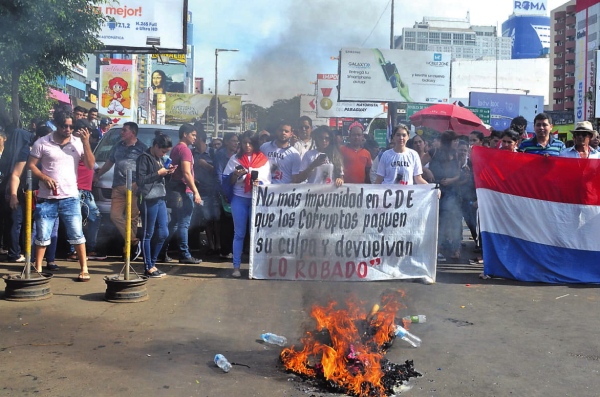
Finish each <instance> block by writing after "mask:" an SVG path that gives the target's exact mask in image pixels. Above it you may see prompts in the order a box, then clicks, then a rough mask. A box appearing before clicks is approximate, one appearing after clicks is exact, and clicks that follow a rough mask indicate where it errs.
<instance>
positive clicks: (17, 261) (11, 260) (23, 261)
mask: <svg viewBox="0 0 600 397" xmlns="http://www.w3.org/2000/svg"><path fill="white" fill-rule="evenodd" d="M8 262H10V263H25V256H23V255H21V256H19V257H18V258H17V259H13V258H10V259H9V260H8Z"/></svg>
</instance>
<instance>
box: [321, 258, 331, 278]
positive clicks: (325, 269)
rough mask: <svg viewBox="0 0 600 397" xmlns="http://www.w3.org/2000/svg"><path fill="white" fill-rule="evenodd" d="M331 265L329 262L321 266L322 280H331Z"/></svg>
mask: <svg viewBox="0 0 600 397" xmlns="http://www.w3.org/2000/svg"><path fill="white" fill-rule="evenodd" d="M329 265H330V263H329V261H327V262H323V263H322V264H321V279H326V278H329V276H330V275H331V272H330V271H329Z"/></svg>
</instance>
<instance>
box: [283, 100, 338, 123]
mask: <svg viewBox="0 0 600 397" xmlns="http://www.w3.org/2000/svg"><path fill="white" fill-rule="evenodd" d="M300 116H308V117H310V119H311V120H312V122H313V126H319V125H329V119H327V118H322V117H317V97H316V96H315V95H301V96H300ZM292 121H293V120H292Z"/></svg>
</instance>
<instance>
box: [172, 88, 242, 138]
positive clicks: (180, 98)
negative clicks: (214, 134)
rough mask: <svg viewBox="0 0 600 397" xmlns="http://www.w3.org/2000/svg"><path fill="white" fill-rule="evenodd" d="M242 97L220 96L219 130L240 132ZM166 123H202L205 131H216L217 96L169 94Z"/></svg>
mask: <svg viewBox="0 0 600 397" xmlns="http://www.w3.org/2000/svg"><path fill="white" fill-rule="evenodd" d="M241 109H242V97H241V96H234V95H219V109H218V115H219V130H220V131H221V132H223V133H226V132H239V131H240V125H241V121H242V119H241ZM165 113H166V123H167V124H172V125H180V124H184V123H190V124H193V123H195V122H196V121H200V122H201V123H202V125H203V126H204V130H205V131H213V130H214V119H215V96H214V95H209V94H207V95H203V94H177V93H168V94H167V102H166V109H165Z"/></svg>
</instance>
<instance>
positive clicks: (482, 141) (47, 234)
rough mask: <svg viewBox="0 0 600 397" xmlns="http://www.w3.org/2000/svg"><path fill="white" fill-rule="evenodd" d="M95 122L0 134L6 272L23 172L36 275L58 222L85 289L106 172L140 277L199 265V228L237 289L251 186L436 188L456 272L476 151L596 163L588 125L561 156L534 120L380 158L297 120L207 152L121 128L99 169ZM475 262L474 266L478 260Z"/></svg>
mask: <svg viewBox="0 0 600 397" xmlns="http://www.w3.org/2000/svg"><path fill="white" fill-rule="evenodd" d="M97 115H98V111H97V109H91V110H90V111H87V110H85V109H83V108H80V107H76V108H75V109H73V111H72V112H70V111H69V110H65V111H55V112H54V116H53V119H52V120H51V121H47V122H44V121H43V120H37V119H36V120H33V121H32V123H31V126H30V131H25V130H20V129H14V131H12V133H11V134H10V136H9V137H7V136H6V135H5V134H4V133H3V132H0V173H1V174H0V176H1V181H0V189H4V191H5V192H6V194H5V195H2V196H3V197H1V199H2V200H4V202H3V203H2V205H3V206H4V208H9V209H10V212H8V213H7V212H6V211H2V213H3V216H2V219H0V230H1V231H2V233H0V234H1V235H2V248H8V251H5V252H4V253H7V254H8V261H9V262H24V261H25V259H24V256H23V251H24V249H23V247H22V241H23V240H22V226H23V219H24V212H25V208H24V207H25V200H24V197H25V196H24V191H25V189H26V177H25V176H26V172H25V171H26V170H28V169H31V170H32V173H33V176H34V190H36V191H37V195H36V200H35V211H34V226H33V232H34V233H33V235H34V237H33V240H34V249H33V252H34V258H35V270H36V271H38V272H41V271H42V261H43V258H44V257H45V259H46V269H47V270H49V271H58V270H59V268H58V266H57V265H56V263H55V252H56V245H57V236H58V233H57V229H58V228H59V221H58V218H60V219H61V220H62V224H64V227H65V229H66V235H67V239H68V242H69V243H70V244H71V250H70V252H69V254H68V258H67V259H68V260H72V261H78V262H79V264H80V267H81V274H80V275H79V278H78V279H79V280H80V281H87V280H89V279H90V276H89V272H88V268H87V261H88V260H102V259H105V258H106V256H105V255H102V254H100V253H99V252H98V251H99V248H98V247H97V237H98V232H99V229H100V223H101V218H102V217H101V214H100V211H99V210H98V207H97V206H96V204H95V201H94V196H93V195H92V185H93V184H94V183H96V182H97V181H98V179H99V178H100V177H101V176H102V175H103V174H104V173H106V172H108V171H109V170H110V169H112V168H113V167H114V173H113V183H112V196H111V200H112V203H111V210H110V219H111V221H112V223H113V224H114V225H115V226H116V228H117V229H118V231H119V232H120V234H121V235H122V236H123V238H125V235H126V229H127V227H128V225H127V224H126V217H125V210H126V197H127V186H126V177H127V171H128V170H131V171H132V175H133V181H132V192H133V197H134V200H133V203H132V207H131V224H130V226H131V228H132V234H131V248H132V251H133V253H134V254H133V257H134V258H136V257H138V256H141V259H142V260H143V262H144V268H145V275H146V276H148V277H151V278H161V277H164V276H165V275H166V274H165V273H164V272H163V271H161V270H160V269H159V268H158V267H157V264H160V263H168V262H171V261H172V260H173V259H172V258H171V257H170V256H169V254H172V253H173V252H174V251H177V257H178V259H179V262H180V263H183V264H198V263H200V262H201V259H199V258H195V257H193V256H192V254H191V252H190V246H189V245H190V244H189V239H190V225H191V224H201V225H202V226H203V228H204V231H205V236H206V237H205V238H206V244H207V249H206V251H205V252H204V255H206V256H207V257H210V256H216V255H220V256H221V258H222V259H232V260H233V273H232V276H233V277H240V275H241V273H240V265H241V261H242V254H243V252H244V249H245V240H247V230H248V225H249V223H250V222H249V221H250V214H251V205H252V200H251V199H252V191H253V189H252V188H253V186H255V185H267V184H296V183H311V184H313V183H316V184H332V185H335V186H337V187H339V186H342V185H343V184H344V183H359V184H362V183H373V184H400V185H412V184H428V183H431V184H436V187H439V189H440V216H439V236H438V244H439V247H438V261H445V260H446V257H445V255H444V254H448V253H449V254H450V255H451V257H452V259H455V260H458V259H460V254H461V244H462V245H464V242H463V241H462V240H463V235H462V225H463V220H464V222H465V224H466V225H467V227H468V229H469V231H470V233H471V237H472V239H473V240H474V241H475V244H476V248H475V252H476V253H481V252H482V247H481V238H480V236H479V232H478V229H479V228H478V216H477V195H476V193H475V185H474V178H473V169H472V164H471V160H470V153H471V150H472V148H473V147H474V146H488V147H490V148H493V149H501V150H507V151H511V152H523V153H531V154H538V155H544V156H547V157H548V156H561V157H575V158H600V152H599V151H598V143H599V140H598V133H597V132H596V131H594V129H593V127H592V125H591V124H590V123H589V122H582V123H578V124H577V127H576V128H575V130H574V131H573V137H574V139H573V142H572V145H570V147H568V148H567V147H566V146H565V144H564V143H563V142H562V141H560V140H558V139H556V138H554V137H553V136H552V135H551V131H552V128H553V126H552V120H551V118H550V116H548V115H547V114H544V113H541V114H538V115H537V116H536V118H535V120H534V131H535V134H534V135H533V137H531V138H528V137H527V135H526V134H527V133H526V127H527V121H526V120H525V119H524V118H523V117H517V118H515V119H514V120H513V121H512V124H511V127H510V128H508V129H507V130H505V131H492V132H491V134H490V136H488V137H486V136H484V134H483V133H482V132H480V131H473V132H472V133H471V134H470V135H469V136H468V137H465V136H462V137H461V136H459V135H457V134H456V133H455V132H454V131H445V132H443V133H441V134H439V136H435V137H433V138H432V139H431V140H429V139H425V138H424V137H423V136H421V135H415V136H413V137H412V138H410V139H409V136H410V130H409V128H408V127H407V126H405V125H398V126H396V127H395V128H394V129H393V131H392V134H391V139H390V143H389V147H387V148H380V147H379V145H378V144H377V142H376V141H374V140H373V139H370V138H367V136H366V135H365V132H364V130H363V128H364V127H363V126H362V124H360V123H354V124H352V125H351V126H350V127H349V130H348V141H347V143H344V142H343V136H342V134H341V132H340V131H338V130H331V129H330V128H329V127H326V126H319V127H317V128H315V129H314V130H313V124H312V120H311V119H310V118H309V117H306V116H304V117H301V118H299V119H298V120H297V121H295V122H291V121H282V122H280V123H279V124H278V125H277V127H276V129H275V130H274V132H273V133H270V132H269V131H261V132H259V133H255V132H253V131H246V132H244V133H243V134H241V135H239V136H238V135H237V134H234V133H226V134H225V135H224V136H223V138H222V139H220V138H215V139H212V141H210V142H208V137H207V134H206V133H205V131H204V129H203V128H202V125H201V124H199V123H198V124H195V125H191V124H184V125H182V126H181V127H180V128H179V142H178V143H176V144H174V143H173V142H172V141H171V138H170V137H169V136H168V135H166V134H165V133H161V132H159V131H157V133H156V136H155V137H154V140H153V141H152V145H151V147H147V146H146V145H145V144H144V143H143V142H141V141H140V140H138V139H137V134H138V126H137V124H136V123H133V122H127V123H125V124H123V126H122V128H121V132H120V134H121V140H120V141H119V142H118V143H117V144H116V145H114V147H113V148H112V151H111V153H110V156H109V159H108V160H107V161H106V162H105V163H104V165H103V166H102V167H98V165H97V164H95V159H94V155H93V148H94V147H95V145H96V144H97V143H98V142H99V141H100V140H101V139H102V137H103V136H104V134H106V132H107V131H108V129H109V128H110V126H111V121H110V119H102V120H98V119H97ZM6 153H9V155H7V154H6ZM169 208H170V210H171V214H170V218H171V220H170V222H169V214H168V209H169ZM138 219H140V220H141V225H142V230H141V231H140V235H139V236H140V237H141V238H138V234H137V226H138ZM228 219H229V220H228ZM228 222H229V223H230V224H231V225H230V226H231V227H232V229H233V233H232V234H229V240H232V241H229V242H227V241H224V237H223V236H224V234H223V233H222V231H223V229H224V228H226V227H227V223H228ZM84 225H85V227H84ZM231 237H232V238H231ZM172 242H173V243H172ZM175 242H176V244H175ZM228 243H229V245H231V249H228V248H227V246H228ZM170 246H171V250H169V247H170ZM46 247H48V249H46ZM475 262H477V263H480V262H481V258H477V259H475Z"/></svg>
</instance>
